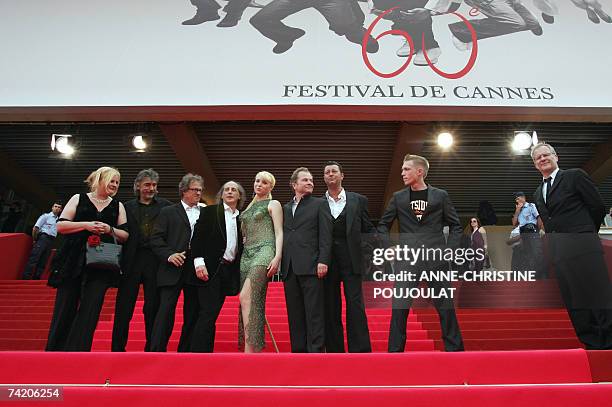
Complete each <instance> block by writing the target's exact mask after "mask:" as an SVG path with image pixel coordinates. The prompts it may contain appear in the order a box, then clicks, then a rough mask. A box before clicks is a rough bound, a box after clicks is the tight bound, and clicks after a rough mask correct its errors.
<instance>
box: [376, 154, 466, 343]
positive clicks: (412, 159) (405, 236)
mask: <svg viewBox="0 0 612 407" xmlns="http://www.w3.org/2000/svg"><path fill="white" fill-rule="evenodd" d="M428 171H429V162H428V161H427V159H426V158H424V157H421V156H418V155H411V154H407V155H406V156H405V157H404V163H403V165H402V179H403V181H404V185H406V187H407V188H404V189H402V190H400V191H397V192H395V193H394V194H393V196H392V197H391V200H390V201H389V205H388V206H387V208H386V209H385V213H384V214H383V216H382V218H381V219H380V222H379V224H378V230H379V231H380V232H381V233H383V234H385V235H388V234H389V230H390V229H391V224H392V223H393V221H394V220H395V219H397V220H398V221H399V231H400V240H401V243H402V244H405V245H407V246H408V247H412V248H419V247H421V246H422V245H423V246H424V247H425V248H444V247H446V246H448V247H451V248H458V247H459V243H460V239H461V233H462V230H461V224H460V222H459V217H458V216H457V212H456V211H455V208H454V207H453V204H452V202H451V200H450V198H449V196H448V193H447V192H446V191H444V190H443V189H438V188H435V187H433V186H431V185H428V184H426V183H425V177H427V172H428ZM444 226H448V227H449V236H448V243H446V241H445V238H444V233H443V231H442V230H443V228H444ZM400 266H402V267H404V266H406V264H399V263H398V262H396V263H395V267H396V268H397V267H400ZM416 266H418V268H415V269H413V271H416V272H417V275H418V274H420V272H421V271H423V270H434V271H438V270H448V264H447V263H446V262H444V261H442V259H429V261H425V262H418V263H416ZM396 271H399V270H396ZM418 284H419V281H418V279H417V281H411V282H402V283H396V287H401V288H404V289H410V288H414V287H416V286H417V285H418ZM427 284H428V286H429V287H430V288H433V290H434V293H435V295H436V296H439V295H440V293H442V292H448V288H449V287H450V282H448V281H428V282H427ZM441 297H442V298H436V299H434V300H433V302H434V305H435V307H436V311H438V315H439V316H440V326H441V328H442V340H443V341H444V349H446V351H447V352H456V351H462V350H463V339H462V337H461V331H460V329H459V323H458V322H457V316H456V315H455V307H454V304H453V299H452V298H443V297H444V296H441ZM411 305H412V300H411V298H394V299H393V310H392V313H391V326H390V328H389V347H388V349H389V352H403V351H404V348H405V346H406V322H407V318H408V313H409V311H410V306H411Z"/></svg>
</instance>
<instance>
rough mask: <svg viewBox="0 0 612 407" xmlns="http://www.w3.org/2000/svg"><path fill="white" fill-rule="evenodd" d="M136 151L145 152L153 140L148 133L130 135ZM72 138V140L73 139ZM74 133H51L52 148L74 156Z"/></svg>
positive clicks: (65, 154)
mask: <svg viewBox="0 0 612 407" xmlns="http://www.w3.org/2000/svg"><path fill="white" fill-rule="evenodd" d="M130 137H131V139H132V146H133V147H134V149H135V150H134V152H137V153H144V152H146V151H147V148H149V147H150V145H151V140H150V138H149V136H148V135H147V134H146V133H135V134H132V135H130ZM71 140H72V141H71ZM73 141H74V139H73V137H72V134H53V135H51V150H52V151H57V152H58V153H60V154H61V155H62V156H63V157H64V158H72V156H73V154H74V153H75V152H76V147H75V144H74V142H73Z"/></svg>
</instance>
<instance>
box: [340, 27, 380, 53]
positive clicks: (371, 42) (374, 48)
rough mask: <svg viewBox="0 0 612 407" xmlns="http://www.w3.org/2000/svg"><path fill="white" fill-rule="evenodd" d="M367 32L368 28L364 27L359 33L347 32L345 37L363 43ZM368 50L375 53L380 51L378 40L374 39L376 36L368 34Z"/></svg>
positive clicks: (353, 41) (356, 42)
mask: <svg viewBox="0 0 612 407" xmlns="http://www.w3.org/2000/svg"><path fill="white" fill-rule="evenodd" d="M365 32H366V30H365V28H364V29H362V30H361V32H360V33H359V34H358V35H357V34H355V33H353V34H346V35H345V37H346V39H347V40H349V41H350V42H352V43H355V44H359V45H361V43H362V41H363V36H364V35H365ZM366 51H367V52H368V53H369V54H374V53H376V52H378V41H376V40H375V39H374V37H372V36H371V35H368V43H367V44H366Z"/></svg>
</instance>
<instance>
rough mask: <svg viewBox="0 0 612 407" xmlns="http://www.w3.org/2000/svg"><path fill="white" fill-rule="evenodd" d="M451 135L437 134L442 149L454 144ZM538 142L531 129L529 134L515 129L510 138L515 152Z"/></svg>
mask: <svg viewBox="0 0 612 407" xmlns="http://www.w3.org/2000/svg"><path fill="white" fill-rule="evenodd" d="M454 142H455V141H454V138H453V135H452V134H451V133H449V132H443V133H440V134H438V146H439V147H440V148H441V149H443V150H448V149H449V148H451V147H452V146H453V144H454ZM536 144H538V133H537V132H536V131H533V132H532V133H531V134H529V133H528V132H527V131H515V132H514V139H513V140H512V144H511V147H512V150H513V151H514V152H515V153H517V154H520V153H524V152H526V151H528V150H529V149H530V148H531V147H532V146H535V145H536Z"/></svg>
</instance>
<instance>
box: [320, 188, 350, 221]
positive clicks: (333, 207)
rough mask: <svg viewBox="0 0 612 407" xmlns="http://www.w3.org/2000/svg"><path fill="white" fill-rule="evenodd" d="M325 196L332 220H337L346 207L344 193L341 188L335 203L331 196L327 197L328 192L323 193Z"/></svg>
mask: <svg viewBox="0 0 612 407" xmlns="http://www.w3.org/2000/svg"><path fill="white" fill-rule="evenodd" d="M325 196H326V197H327V203H328V204H329V210H330V211H331V214H332V216H333V217H334V219H337V218H338V216H340V214H341V213H342V211H343V210H344V207H345V206H346V191H345V190H344V188H342V191H340V194H338V200H337V201H336V200H335V199H334V198H333V197H332V196H331V195H329V191H325Z"/></svg>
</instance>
